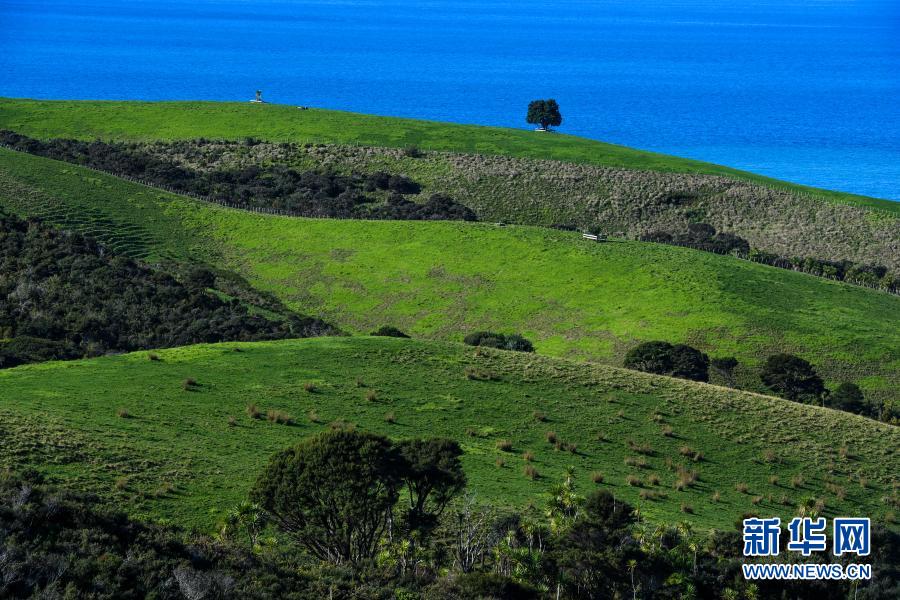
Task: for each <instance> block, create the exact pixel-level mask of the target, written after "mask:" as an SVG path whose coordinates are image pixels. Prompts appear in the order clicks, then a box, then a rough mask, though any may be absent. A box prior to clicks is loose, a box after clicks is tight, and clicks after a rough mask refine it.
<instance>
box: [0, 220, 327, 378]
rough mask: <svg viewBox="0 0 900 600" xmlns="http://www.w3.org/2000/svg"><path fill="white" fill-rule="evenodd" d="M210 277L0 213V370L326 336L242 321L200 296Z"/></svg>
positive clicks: (317, 327)
mask: <svg viewBox="0 0 900 600" xmlns="http://www.w3.org/2000/svg"><path fill="white" fill-rule="evenodd" d="M215 280H216V277H215V275H214V274H213V273H212V272H210V271H207V270H204V269H192V270H189V271H188V272H187V273H186V274H185V275H184V277H183V278H182V280H179V279H176V278H175V277H174V276H172V275H170V274H168V273H166V272H164V271H160V270H154V269H151V268H149V267H148V266H145V265H143V264H141V263H139V262H136V261H134V260H131V259H129V258H126V257H123V256H117V255H115V254H112V253H110V252H109V251H107V250H106V249H104V248H102V247H101V246H99V245H98V244H97V243H96V242H94V241H93V240H91V239H89V238H85V237H83V236H81V235H78V234H73V233H68V232H64V231H60V230H57V229H54V228H51V227H47V226H46V225H44V224H43V223H41V222H40V221H37V220H28V221H25V220H22V219H20V218H18V217H15V216H10V215H2V214H0V339H2V340H3V341H2V342H0V367H13V366H16V365H18V364H23V363H28V362H38V361H44V360H53V359H71V358H81V357H83V356H96V355H100V354H104V353H107V352H112V351H131V350H139V349H150V348H164V347H171V346H183V345H188V344H196V343H210V342H223V341H253V340H266V339H280V338H286V337H309V336H315V335H324V334H334V333H337V330H336V329H335V328H333V327H331V326H330V325H328V324H327V323H325V322H323V321H321V320H319V319H315V318H311V317H304V316H300V315H295V314H292V313H286V314H285V315H284V319H283V320H273V319H269V318H266V317H263V316H259V315H254V314H251V313H250V312H249V311H248V309H247V308H246V306H245V305H244V304H243V303H242V302H240V301H238V300H232V301H226V300H222V299H220V298H219V297H217V296H215V295H213V294H211V293H209V292H208V291H207V289H206V288H208V287H212V286H213V285H214V283H215Z"/></svg>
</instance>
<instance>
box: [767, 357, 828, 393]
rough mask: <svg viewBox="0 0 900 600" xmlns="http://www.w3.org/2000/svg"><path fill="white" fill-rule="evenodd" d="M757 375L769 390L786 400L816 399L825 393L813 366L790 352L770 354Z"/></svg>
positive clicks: (820, 379) (823, 385)
mask: <svg viewBox="0 0 900 600" xmlns="http://www.w3.org/2000/svg"><path fill="white" fill-rule="evenodd" d="M759 376H760V379H762V382H763V383H764V384H766V386H767V387H768V388H769V389H770V390H772V391H773V392H775V393H776V394H778V395H779V396H781V397H783V398H787V399H788V400H794V401H807V402H808V401H817V400H819V399H821V398H822V396H823V394H824V393H825V383H824V382H823V381H822V378H821V377H819V376H818V375H817V374H816V370H815V369H814V368H813V366H812V365H811V364H809V363H808V362H807V361H805V360H803V359H802V358H800V357H799V356H794V355H792V354H774V355H772V356H770V357H769V358H767V359H766V362H765V364H764V365H763V368H762V371H761V372H760V374H759Z"/></svg>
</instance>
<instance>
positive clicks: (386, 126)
mask: <svg viewBox="0 0 900 600" xmlns="http://www.w3.org/2000/svg"><path fill="white" fill-rule="evenodd" d="M0 128H3V129H13V130H15V131H18V132H20V133H23V134H25V135H29V136H33V137H41V138H48V137H70V138H78V139H94V138H103V139H107V140H108V139H119V140H146V141H150V140H170V139H190V138H199V137H205V138H210V139H242V138H244V137H251V136H252V137H256V138H259V139H265V140H271V141H294V142H311V143H336V144H357V145H362V146H388V147H406V146H412V145H415V146H418V147H420V148H423V149H428V150H438V151H450V152H465V153H481V154H499V155H506V156H513V157H526V158H541V159H553V160H562V161H572V162H584V163H590V164H596V165H602V166H608V167H622V168H629V169H648V170H656V171H666V172H679V173H702V174H710V175H723V176H726V177H734V178H739V179H744V180H749V181H753V182H756V183H760V184H762V185H766V186H770V187H775V188H778V189H787V190H790V191H798V192H806V193H810V194H812V195H813V196H815V197H819V198H822V199H824V200H829V201H835V202H839V203H845V204H854V205H858V206H867V207H874V208H878V209H881V210H884V211H888V212H890V213H893V214H898V215H900V203H896V202H890V201H887V200H880V199H876V198H868V197H865V196H858V195H855V194H848V193H843V192H834V191H829V190H821V189H818V188H812V187H808V186H802V185H796V184H791V183H787V182H783V181H779V180H776V179H772V178H769V177H763V176H760V175H756V174H753V173H748V172H745V171H739V170H737V169H731V168H728V167H724V166H719V165H714V164H711V163H705V162H701V161H696V160H690V159H684V158H678V157H674V156H668V155H664V154H658V153H653V152H646V151H641V150H635V149H632V148H627V147H624V146H617V145H613V144H606V143H603V142H599V141H596V140H590V139H586V138H580V137H575V136H570V135H564V134H561V133H554V134H546V133H537V132H534V131H529V130H525V129H521V130H520V129H509V128H500V127H483V126H476V125H457V124H451V123H439V122H432V121H420V120H413V119H400V118H394V117H382V116H372V115H362V114H356V113H348V112H340V111H331V110H322V109H310V110H299V109H298V108H297V107H295V106H287V105H277V104H261V105H256V104H250V103H246V102H244V103H236V102H232V103H221V102H134V101H128V102H111V101H49V100H23V99H0Z"/></svg>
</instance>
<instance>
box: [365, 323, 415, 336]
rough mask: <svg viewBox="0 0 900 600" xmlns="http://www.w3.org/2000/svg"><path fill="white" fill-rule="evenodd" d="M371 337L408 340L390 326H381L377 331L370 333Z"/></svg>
mask: <svg viewBox="0 0 900 600" xmlns="http://www.w3.org/2000/svg"><path fill="white" fill-rule="evenodd" d="M372 335H377V336H382V337H395V338H408V337H409V336H408V335H406V334H405V333H403V332H402V331H400V330H399V329H397V328H396V327H393V326H392V325H382V326H381V327H379V328H378V329H376V330H375V331H373V332H372Z"/></svg>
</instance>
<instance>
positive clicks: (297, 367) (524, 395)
mask: <svg viewBox="0 0 900 600" xmlns="http://www.w3.org/2000/svg"><path fill="white" fill-rule="evenodd" d="M235 348H239V349H240V350H241V351H240V352H238V351H236V350H235ZM157 354H158V356H159V360H155V361H153V360H148V353H146V352H138V353H134V354H129V355H122V356H116V357H105V358H99V359H92V360H84V361H75V362H65V363H44V364H39V365H29V366H25V367H19V368H16V369H10V370H5V371H0V435H2V436H3V440H4V443H3V444H0V459H2V462H3V463H4V464H15V465H17V466H18V467H26V466H34V467H37V468H39V469H41V470H43V471H45V472H46V473H48V474H50V475H51V476H53V477H56V478H61V479H63V480H64V481H65V482H66V485H67V486H69V487H73V488H80V489H85V490H90V491H94V492H97V493H99V494H100V495H101V496H102V497H103V498H105V499H108V500H110V501H112V502H114V503H116V504H117V505H118V506H121V507H123V508H125V509H126V510H128V511H130V512H131V513H133V514H137V515H141V516H147V517H151V518H162V519H168V520H171V521H174V522H177V523H180V524H182V525H188V526H197V527H200V528H203V529H208V528H211V527H212V526H213V525H214V524H215V523H216V521H217V520H218V519H219V518H221V516H222V514H223V511H225V510H227V509H228V508H230V507H231V506H233V505H234V504H235V503H237V502H239V501H240V500H241V499H243V498H244V497H245V495H246V492H247V490H248V488H249V486H250V484H251V483H252V481H253V480H254V478H255V477H256V475H257V473H258V472H259V471H260V469H261V468H262V466H263V465H264V464H265V462H266V460H267V458H268V457H269V455H270V454H272V453H273V452H275V451H277V450H279V449H281V448H283V447H286V446H288V445H290V444H292V443H294V442H296V441H297V440H299V439H300V438H302V437H304V436H307V435H310V434H313V433H315V432H318V431H322V430H324V429H326V428H327V427H328V426H329V423H331V422H334V421H338V420H343V421H346V422H349V423H353V424H355V425H357V426H358V427H360V428H363V429H365V430H369V431H375V432H378V433H382V434H385V435H389V436H392V437H396V438H408V437H415V436H447V437H451V438H454V439H457V440H459V441H460V443H461V444H462V445H463V447H464V450H465V457H464V460H463V463H464V467H465V470H466V472H467V474H468V476H469V479H470V489H471V490H472V491H474V492H476V493H477V494H478V497H479V498H480V499H482V500H486V501H494V502H497V503H500V504H502V505H507V506H514V507H520V508H521V507H524V506H526V505H527V504H529V503H531V502H534V503H535V504H536V505H538V506H540V505H541V503H542V502H543V498H542V496H541V494H542V493H543V492H545V491H546V490H547V489H548V486H549V485H550V484H553V483H555V482H558V481H559V480H560V478H561V477H562V475H563V473H564V470H565V468H566V467H567V466H569V465H571V466H574V467H575V469H576V473H577V477H578V484H579V488H580V490H581V491H582V492H583V493H586V492H588V491H590V490H591V489H593V488H595V487H598V484H596V483H594V482H593V481H592V480H591V474H592V473H594V472H598V473H601V474H602V475H603V483H602V484H599V486H600V487H603V488H605V489H609V490H611V491H613V492H614V493H615V494H616V495H617V496H619V497H621V498H623V499H625V500H627V501H629V502H632V503H634V504H635V505H638V506H640V507H641V509H642V511H643V512H644V514H645V515H646V516H648V517H650V518H651V519H654V520H666V521H670V522H674V521H680V520H683V519H686V518H689V519H690V520H691V521H692V523H693V524H694V525H695V527H697V528H698V529H699V528H707V527H716V528H731V527H732V526H733V523H734V522H735V521H736V520H737V519H738V518H739V517H740V516H741V515H742V514H743V513H746V512H751V511H757V512H760V513H765V514H767V515H768V514H780V515H782V516H789V515H793V514H794V512H795V511H796V507H797V505H798V503H799V502H801V501H802V500H804V499H806V498H815V499H817V500H821V501H823V502H824V507H825V508H824V511H825V514H828V515H837V514H845V513H846V514H865V515H870V516H872V517H876V518H878V517H884V516H886V515H888V513H890V512H891V511H892V510H893V509H892V507H891V506H890V503H891V502H895V501H896V492H895V491H893V488H892V486H896V484H897V481H896V476H897V473H898V472H900V457H898V455H897V453H896V448H897V447H898V445H900V430H898V429H897V428H895V427H892V426H888V425H884V424H879V423H876V422H874V421H871V420H868V419H864V418H862V417H857V416H854V415H848V414H845V413H839V412H835V411H831V410H828V409H820V408H817V407H811V406H804V405H798V404H795V403H791V402H788V401H784V400H779V399H775V398H770V397H765V396H758V395H754V394H748V393H744V392H738V391H734V390H728V389H724V388H717V387H715V386H709V385H702V384H696V383H692V382H686V381H680V380H674V379H669V378H664V377H657V376H652V375H645V374H642V373H634V372H631V371H625V370H621V369H616V368H612V367H604V366H589V365H577V364H574V363H570V362H566V361H560V360H554V359H548V358H545V357H540V356H534V355H526V354H519V353H511V352H502V351H482V352H480V353H479V352H476V351H475V349H473V348H468V347H465V346H462V345H459V344H447V343H438V342H421V341H414V340H397V339H393V338H360V337H355V338H319V339H308V340H290V341H282V342H262V343H253V344H251V343H244V344H219V345H209V346H194V347H189V348H179V349H172V350H164V351H160V352H158V353H157ZM467 371H469V372H476V373H478V376H481V377H487V376H490V377H491V378H492V379H493V380H478V379H472V378H470V377H468V376H467V375H466V373H467ZM187 378H194V379H196V380H197V382H198V384H199V385H198V387H196V388H195V389H194V390H193V391H185V390H184V389H183V387H182V382H183V381H184V380H185V379H187ZM307 383H312V384H314V386H315V390H314V391H307V390H306V389H305V388H306V386H305V384H307ZM250 403H255V404H256V405H257V406H258V408H259V410H261V411H262V413H263V414H265V413H266V411H268V410H270V409H273V410H282V411H286V412H287V413H289V414H290V415H292V416H293V417H294V418H295V420H296V423H295V424H294V425H283V424H276V423H272V422H268V421H267V420H266V419H264V418H263V419H259V420H255V419H252V418H250V416H248V414H247V411H246V407H247V405H248V404H250ZM121 409H124V410H125V411H127V412H128V414H129V416H128V417H127V418H126V417H122V416H119V414H118V413H119V412H120V410H121ZM536 411H537V412H540V413H543V414H544V415H545V416H546V420H545V421H540V420H538V419H537V418H535V412H536ZM310 414H313V415H314V418H315V420H316V421H318V422H313V421H312V420H310ZM389 415H390V417H389ZM229 417H233V418H234V424H233V425H232V424H229ZM391 418H392V419H393V421H394V422H390V419H391ZM548 432H555V434H556V436H557V438H558V439H559V440H560V441H562V442H565V443H566V444H575V445H576V450H575V452H574V453H573V452H570V451H568V450H557V449H555V447H554V445H553V444H551V443H550V442H548V441H547V437H546V436H547V433H548ZM667 433H668V434H667ZM500 440H509V441H510V442H511V443H512V448H511V450H510V451H503V450H501V449H498V447H497V443H498V441H500ZM629 442H631V443H629ZM526 451H530V452H532V453H533V454H534V460H533V462H531V463H530V464H531V465H532V466H533V467H534V468H535V469H536V470H537V471H538V474H539V477H538V478H537V479H536V480H532V479H530V478H529V477H527V476H526V475H525V474H524V472H523V469H524V467H525V465H526V462H525V460H524V458H523V453H524V452H526ZM698 452H699V453H701V454H702V456H701V457H696V458H695V454H696V453H698ZM498 459H501V460H502V464H501V465H498V464H497V461H498ZM679 468H680V469H681V475H682V476H684V475H685V473H686V471H685V470H689V471H693V472H694V473H693V476H695V477H696V482H694V483H693V484H692V485H690V486H688V487H687V488H686V489H684V490H677V489H676V488H675V481H676V479H677V478H678V477H679ZM629 475H631V476H634V477H637V478H639V479H640V480H641V484H640V487H638V486H633V485H629V484H627V483H626V477H628V476H629ZM798 475H799V476H802V481H800V480H795V481H794V482H793V483H792V479H794V478H795V477H797V476H798ZM688 476H689V477H690V475H688ZM773 476H774V477H777V480H774V479H771V478H772V477H773ZM656 479H658V480H659V481H658V483H655V481H656ZM741 484H745V485H746V491H741V490H742V489H743V488H742V487H741ZM642 490H643V491H644V494H645V495H646V494H647V493H648V491H649V492H653V493H655V494H656V497H655V499H651V498H641V496H640V494H641V491H642ZM717 492H718V494H719V496H720V497H719V499H718V502H716V501H714V500H713V496H714V494H716V493H717ZM892 495H893V496H894V500H891V497H892ZM682 505H687V506H688V507H690V508H692V509H693V511H694V513H693V515H691V516H690V517H688V515H685V514H684V513H682V512H681V511H682ZM888 518H890V517H889V516H888Z"/></svg>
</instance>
